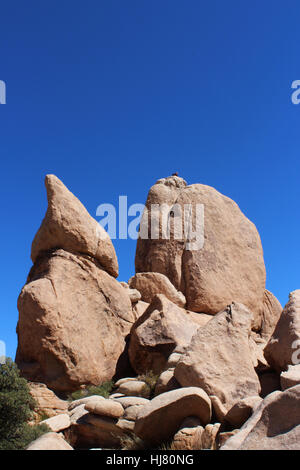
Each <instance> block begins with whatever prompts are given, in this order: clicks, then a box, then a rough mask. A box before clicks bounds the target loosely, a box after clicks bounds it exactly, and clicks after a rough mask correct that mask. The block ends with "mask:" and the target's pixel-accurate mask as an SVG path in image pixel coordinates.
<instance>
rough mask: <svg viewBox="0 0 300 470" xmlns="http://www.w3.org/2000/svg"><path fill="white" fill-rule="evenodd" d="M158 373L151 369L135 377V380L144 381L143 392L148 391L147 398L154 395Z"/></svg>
mask: <svg viewBox="0 0 300 470" xmlns="http://www.w3.org/2000/svg"><path fill="white" fill-rule="evenodd" d="M158 378H159V375H158V374H155V373H154V372H153V371H152V370H150V371H147V372H145V373H144V374H141V375H139V376H138V377H137V380H141V381H142V382H145V385H146V389H145V392H146V391H148V394H149V398H150V399H152V398H153V397H154V392H155V386H156V383H157V381H158Z"/></svg>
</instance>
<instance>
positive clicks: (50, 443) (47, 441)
mask: <svg viewBox="0 0 300 470" xmlns="http://www.w3.org/2000/svg"><path fill="white" fill-rule="evenodd" d="M26 450H73V448H72V447H71V446H70V445H69V444H68V443H67V442H66V441H65V440H64V438H63V437H62V436H60V435H59V434H56V433H55V432H47V433H46V434H43V435H42V436H41V437H39V438H38V439H36V440H35V441H33V442H31V444H29V446H28V447H27V449H26Z"/></svg>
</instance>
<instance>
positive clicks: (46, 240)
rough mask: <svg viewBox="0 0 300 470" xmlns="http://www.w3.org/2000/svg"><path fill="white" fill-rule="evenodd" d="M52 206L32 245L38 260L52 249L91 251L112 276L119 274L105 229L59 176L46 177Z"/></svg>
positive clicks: (33, 258)
mask: <svg viewBox="0 0 300 470" xmlns="http://www.w3.org/2000/svg"><path fill="white" fill-rule="evenodd" d="M45 185H46V189H47V198H48V209H47V212H46V215H45V218H44V220H43V222H42V225H41V227H40V229H39V231H38V232H37V234H36V236H35V238H34V240H33V242H32V248H31V259H32V261H33V262H34V263H35V262H36V261H37V259H38V257H39V256H41V255H42V254H43V253H45V252H49V251H50V250H53V249H57V248H63V249H64V250H65V251H71V252H74V253H81V254H86V255H90V256H92V257H93V258H95V259H96V260H98V261H99V263H100V264H101V266H103V268H104V269H105V270H106V271H107V272H108V273H109V274H111V275H112V276H114V277H117V276H118V272H119V269H118V261H117V257H116V253H115V250H114V247H113V244H112V242H111V240H110V238H109V236H108V234H107V233H106V232H105V230H104V229H103V228H102V227H101V226H100V224H98V223H97V221H96V220H95V219H93V218H92V217H91V216H90V215H89V213H88V212H87V210H86V208H85V207H84V206H83V204H81V202H80V201H79V200H78V199H77V198H76V197H75V196H74V195H73V194H72V193H71V192H70V191H69V190H68V189H67V188H66V186H65V185H64V184H63V183H62V182H61V181H60V180H59V179H58V178H57V177H56V176H55V175H47V176H46V178H45Z"/></svg>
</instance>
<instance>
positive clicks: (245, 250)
mask: <svg viewBox="0 0 300 470" xmlns="http://www.w3.org/2000/svg"><path fill="white" fill-rule="evenodd" d="M175 178H176V177H175ZM152 204H159V205H160V206H161V205H162V204H169V210H168V211H167V214H169V223H170V226H171V237H170V239H163V238H162V232H161V231H160V233H159V239H154V238H153V237H151V224H150V220H151V216H152V218H153V220H155V221H157V220H158V217H159V215H158V212H157V210H156V211H155V208H153V207H152V210H151V205H152ZM188 204H189V205H190V206H187V205H188ZM199 204H201V205H203V206H204V245H203V244H202V240H203V238H202V234H201V222H202V219H201V218H200V216H198V219H197V220H198V221H199V220H200V223H199V225H200V228H198V230H197V232H196V233H197V236H198V240H195V239H194V240H193V238H192V242H191V243H190V242H189V240H187V238H188V237H187V235H186V236H184V234H183V235H182V236H181V237H180V236H179V235H180V234H179V229H180V228H182V224H183V217H181V215H180V212H179V210H180V209H181V214H182V213H183V208H184V205H186V207H187V208H188V207H190V208H191V209H192V214H193V218H194V222H195V217H196V216H195V214H196V207H197V205H199ZM203 206H201V207H203ZM146 209H147V211H148V212H145V213H144V216H143V218H142V221H141V227H140V238H139V239H138V242H137V250H136V258H135V266H136V272H137V273H140V272H156V273H161V274H164V275H165V276H167V277H168V278H169V280H170V281H171V283H172V284H173V285H174V286H175V288H176V289H177V290H180V291H181V292H182V293H183V294H184V295H185V297H186V300H187V309H188V310H192V311H197V312H203V313H208V314H212V315H214V314H216V313H218V312H219V311H220V310H222V309H224V308H225V307H226V305H228V304H229V303H231V302H232V301H233V300H234V301H236V302H239V303H243V304H244V305H246V306H247V307H248V308H249V309H250V310H251V311H252V312H253V314H254V319H253V327H254V328H256V329H260V327H261V320H262V311H263V296H264V291H265V277H266V274H265V266H264V259H263V251H262V246H261V241H260V237H259V234H258V232H257V230H256V228H255V226H254V224H253V223H251V222H250V221H249V220H248V219H247V218H246V217H245V216H244V215H243V213H242V212H241V211H240V209H239V207H238V206H237V204H236V203H235V202H233V201H232V200H231V199H229V198H228V197H225V196H223V195H222V194H220V193H219V192H218V191H216V190H215V189H214V188H211V187H209V186H205V185H201V184H192V185H189V186H186V183H185V181H184V180H182V179H181V178H177V179H176V180H174V177H171V178H165V179H164V180H160V181H158V182H157V183H156V184H155V185H154V186H152V188H151V189H150V191H149V194H148V198H147V202H146ZM146 223H148V230H147V226H146ZM159 227H160V229H161V223H160V224H159ZM174 227H175V229H174ZM192 230H193V231H195V223H194V224H193V227H192ZM144 232H145V234H144ZM174 233H176V236H177V238H179V239H176V237H175V236H174ZM145 236H147V237H148V238H147V239H145Z"/></svg>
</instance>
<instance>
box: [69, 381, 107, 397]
mask: <svg viewBox="0 0 300 470" xmlns="http://www.w3.org/2000/svg"><path fill="white" fill-rule="evenodd" d="M113 387H114V383H113V381H112V380H108V381H106V382H103V383H102V384H100V385H91V386H90V387H86V388H83V389H80V390H76V391H75V392H73V393H71V394H70V395H69V396H68V400H69V401H74V400H78V399H80V398H86V397H90V396H92V395H100V396H101V397H104V398H108V397H109V395H110V393H111V391H112V389H113Z"/></svg>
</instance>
